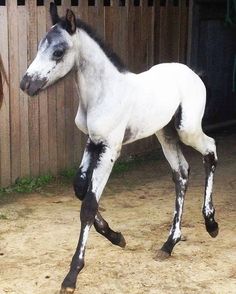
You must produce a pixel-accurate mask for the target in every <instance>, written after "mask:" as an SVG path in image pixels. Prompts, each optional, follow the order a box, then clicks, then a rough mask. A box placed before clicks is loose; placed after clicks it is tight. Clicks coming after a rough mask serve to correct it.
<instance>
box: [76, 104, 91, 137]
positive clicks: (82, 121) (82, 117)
mask: <svg viewBox="0 0 236 294" xmlns="http://www.w3.org/2000/svg"><path fill="white" fill-rule="evenodd" d="M75 124H76V126H77V128H78V129H79V130H81V132H83V133H84V134H88V127H87V115H86V113H85V112H84V111H83V110H82V108H81V107H80V106H79V109H78V112H77V114H76V117H75Z"/></svg>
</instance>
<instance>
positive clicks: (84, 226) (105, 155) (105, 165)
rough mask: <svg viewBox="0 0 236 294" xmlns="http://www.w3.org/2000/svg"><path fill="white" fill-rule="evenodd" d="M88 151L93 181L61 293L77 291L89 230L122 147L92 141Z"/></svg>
mask: <svg viewBox="0 0 236 294" xmlns="http://www.w3.org/2000/svg"><path fill="white" fill-rule="evenodd" d="M87 149H88V152H89V153H90V156H91V168H92V170H91V180H90V182H89V185H88V190H87V192H86V195H85V197H84V199H83V202H82V205H81V212H80V220H81V231H80V237H79V242H78V245H77V248H76V251H75V254H74V256H73V258H72V261H71V265H70V270H69V273H68V274H67V276H66V277H65V279H64V281H63V283H62V289H61V293H73V292H74V290H75V287H76V280H77V276H78V274H79V272H80V271H81V270H82V268H83V267H84V255H85V247H86V243H87V239H88V234H89V230H90V228H91V226H92V225H93V224H94V221H95V216H96V215H97V212H98V201H99V199H100V197H101V194H102V191H103V189H104V187H105V184H106V182H107V180H108V177H109V175H110V173H111V170H112V167H113V165H114V162H115V160H116V159H117V157H118V155H119V150H120V146H118V147H117V145H116V146H115V147H113V146H111V144H104V143H103V142H99V143H93V142H92V141H91V142H90V143H89V145H88V146H87Z"/></svg>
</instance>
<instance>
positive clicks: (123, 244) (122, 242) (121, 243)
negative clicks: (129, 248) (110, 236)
mask: <svg viewBox="0 0 236 294" xmlns="http://www.w3.org/2000/svg"><path fill="white" fill-rule="evenodd" d="M117 245H118V246H120V247H121V248H125V246H126V241H125V238H124V237H123V235H122V234H121V233H120V242H119V243H118V244H117Z"/></svg>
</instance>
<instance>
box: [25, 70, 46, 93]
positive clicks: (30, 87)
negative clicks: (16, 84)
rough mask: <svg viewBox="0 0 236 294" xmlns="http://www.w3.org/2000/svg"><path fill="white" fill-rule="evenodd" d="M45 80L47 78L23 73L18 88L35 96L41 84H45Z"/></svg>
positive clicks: (41, 86)
mask: <svg viewBox="0 0 236 294" xmlns="http://www.w3.org/2000/svg"><path fill="white" fill-rule="evenodd" d="M47 81H48V80H47V78H43V79H42V78H38V77H36V78H33V77H31V76H29V75H28V74H25V75H24V76H23V78H22V80H21V82H20V88H21V90H22V91H24V92H26V93H27V94H28V95H29V96H35V95H37V94H38V93H39V92H40V90H41V89H42V88H43V86H45V85H46V83H47Z"/></svg>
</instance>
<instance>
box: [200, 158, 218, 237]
mask: <svg viewBox="0 0 236 294" xmlns="http://www.w3.org/2000/svg"><path fill="white" fill-rule="evenodd" d="M203 163H204V167H205V173H206V180H205V195H204V205H203V208H202V213H203V216H204V219H205V226H206V230H207V232H208V233H209V234H210V236H211V237H213V238H215V237H216V236H217V235H218V232H219V227H218V223H217V222H216V221H215V218H214V217H215V209H214V206H213V201H212V187H213V176H214V172H215V169H216V165H217V160H216V158H215V155H214V153H213V152H211V153H208V154H207V155H205V156H204V157H203Z"/></svg>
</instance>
